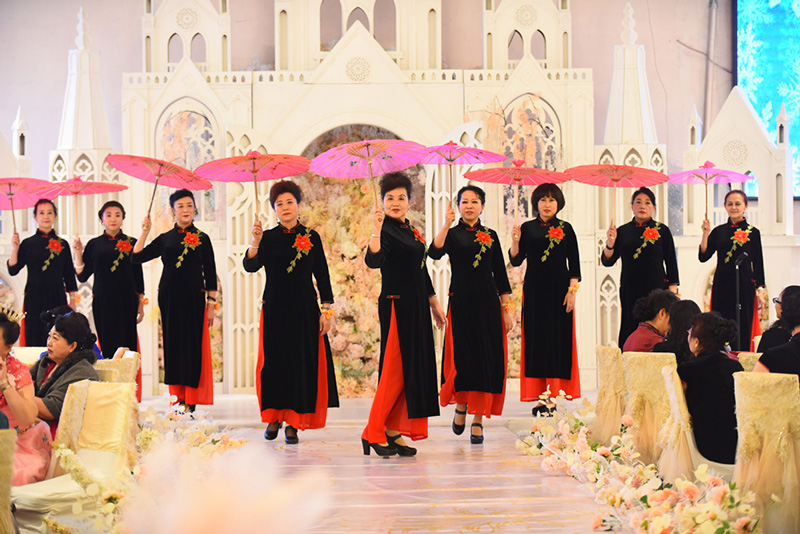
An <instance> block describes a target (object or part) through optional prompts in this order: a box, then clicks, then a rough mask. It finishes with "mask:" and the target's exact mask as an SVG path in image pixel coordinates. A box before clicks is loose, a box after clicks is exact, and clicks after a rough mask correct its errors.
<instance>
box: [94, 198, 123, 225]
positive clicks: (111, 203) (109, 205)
mask: <svg viewBox="0 0 800 534" xmlns="http://www.w3.org/2000/svg"><path fill="white" fill-rule="evenodd" d="M108 208H119V209H120V211H122V218H123V219H124V218H125V208H123V207H122V204H120V203H119V202H117V201H116V200H109V201H108V202H106V203H105V204H103V207H102V208H100V211H98V212H97V218H98V219H100V222H103V213H105V212H106V210H107V209H108Z"/></svg>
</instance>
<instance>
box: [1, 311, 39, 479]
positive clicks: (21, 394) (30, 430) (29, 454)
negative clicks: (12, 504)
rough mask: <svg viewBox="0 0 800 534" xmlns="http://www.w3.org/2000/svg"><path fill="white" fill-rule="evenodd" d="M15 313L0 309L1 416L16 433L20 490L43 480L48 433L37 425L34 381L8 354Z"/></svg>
mask: <svg viewBox="0 0 800 534" xmlns="http://www.w3.org/2000/svg"><path fill="white" fill-rule="evenodd" d="M9 315H11V316H12V317H14V313H13V312H11V311H6V309H4V308H2V307H0V412H3V414H5V416H6V417H8V422H9V428H13V429H15V430H16V431H17V442H16V445H15V446H14V478H13V479H12V481H11V484H12V485H14V486H22V485H24V484H30V483H31V482H39V481H41V480H44V477H45V475H46V474H47V468H48V467H49V465H50V453H51V450H50V429H49V428H48V426H47V423H44V422H39V423H37V424H34V423H36V414H37V409H36V404H35V403H34V401H33V397H34V394H33V379H32V378H31V373H30V371H29V370H28V368H27V367H26V366H25V364H23V363H22V362H20V361H19V360H17V359H16V358H15V357H14V356H12V355H11V354H10V353H11V347H12V345H14V343H16V342H17V340H18V339H19V332H20V328H19V323H17V322H16V321H13V320H12V319H11V318H9Z"/></svg>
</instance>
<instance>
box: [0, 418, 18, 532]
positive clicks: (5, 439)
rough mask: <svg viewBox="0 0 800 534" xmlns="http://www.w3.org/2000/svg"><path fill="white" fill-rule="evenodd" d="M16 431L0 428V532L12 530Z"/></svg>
mask: <svg viewBox="0 0 800 534" xmlns="http://www.w3.org/2000/svg"><path fill="white" fill-rule="evenodd" d="M16 441H17V431H16V430H14V429H4V430H0V532H3V533H5V532H9V533H11V532H14V518H12V517H11V479H12V478H13V477H14V443H15V442H16Z"/></svg>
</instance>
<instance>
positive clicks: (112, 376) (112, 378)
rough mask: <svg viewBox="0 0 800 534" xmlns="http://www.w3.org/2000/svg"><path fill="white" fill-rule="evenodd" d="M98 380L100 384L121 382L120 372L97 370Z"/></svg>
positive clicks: (115, 370)
mask: <svg viewBox="0 0 800 534" xmlns="http://www.w3.org/2000/svg"><path fill="white" fill-rule="evenodd" d="M95 371H96V372H97V378H99V379H100V382H121V380H120V379H119V370H117V369H97V368H95Z"/></svg>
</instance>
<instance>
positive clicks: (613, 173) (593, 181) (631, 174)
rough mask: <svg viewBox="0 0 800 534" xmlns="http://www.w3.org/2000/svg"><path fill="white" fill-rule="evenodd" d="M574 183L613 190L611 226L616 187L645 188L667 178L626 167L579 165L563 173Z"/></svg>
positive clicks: (647, 170) (654, 172) (615, 200)
mask: <svg viewBox="0 0 800 534" xmlns="http://www.w3.org/2000/svg"><path fill="white" fill-rule="evenodd" d="M564 173H565V174H568V175H569V176H570V177H571V178H572V179H573V180H575V181H576V182H581V183H584V184H589V185H599V186H601V187H613V188H614V204H613V207H612V210H611V224H614V213H616V212H617V187H645V186H650V185H657V184H662V183H664V182H666V181H667V180H668V179H669V176H667V175H666V174H664V173H662V172H658V171H654V170H652V169H645V168H642V167H631V166H628V165H600V164H598V165H581V166H579V167H572V168H571V169H567V170H566V171H564Z"/></svg>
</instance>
